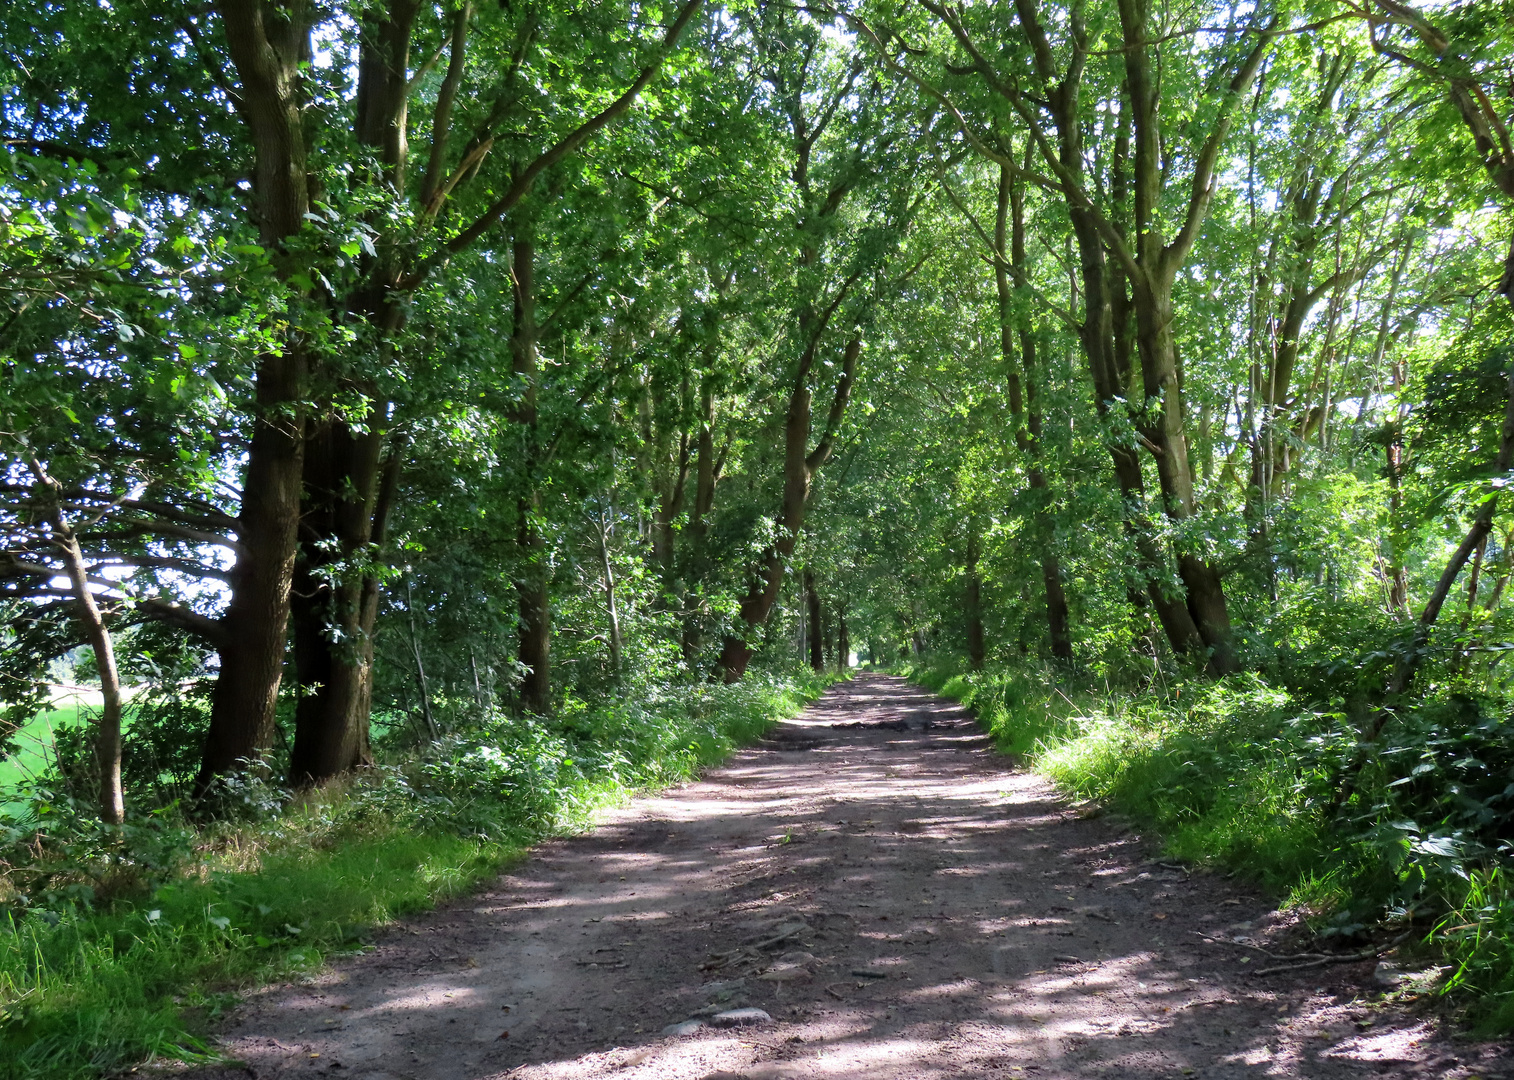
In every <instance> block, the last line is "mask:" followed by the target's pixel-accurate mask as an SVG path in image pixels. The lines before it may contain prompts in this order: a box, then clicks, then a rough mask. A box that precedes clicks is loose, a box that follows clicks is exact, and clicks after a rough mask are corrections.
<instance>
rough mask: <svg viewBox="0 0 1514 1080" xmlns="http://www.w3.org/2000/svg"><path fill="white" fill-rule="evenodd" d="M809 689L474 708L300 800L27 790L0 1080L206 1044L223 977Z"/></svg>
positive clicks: (7, 899)
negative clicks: (123, 800)
mask: <svg viewBox="0 0 1514 1080" xmlns="http://www.w3.org/2000/svg"><path fill="white" fill-rule="evenodd" d="M823 686H824V680H823V679H822V678H821V677H817V676H811V675H810V674H809V673H804V674H802V675H797V676H793V677H777V676H766V675H760V674H753V675H751V676H749V677H748V678H747V679H746V680H745V681H743V682H741V683H739V684H736V685H734V686H692V687H682V688H664V689H661V690H659V691H657V692H656V693H653V694H647V695H643V696H642V699H641V700H632V701H627V700H622V701H619V702H615V703H608V704H604V705H601V706H597V707H591V706H589V705H586V704H584V703H582V702H575V701H573V700H571V699H570V700H569V702H568V703H567V704H566V706H565V707H564V709H563V711H562V713H561V714H560V715H559V716H558V717H556V718H554V720H552V721H551V722H542V721H534V720H531V721H527V720H519V719H514V718H506V717H503V716H497V715H496V716H490V717H487V718H485V719H483V720H481V721H478V722H475V723H473V724H472V725H469V726H466V727H463V728H462V729H461V730H458V731H456V732H455V733H453V734H451V735H449V736H447V737H446V738H445V739H443V740H442V741H440V742H438V743H436V744H434V745H432V746H430V747H427V748H425V749H424V750H423V751H421V752H416V753H411V754H407V755H405V756H404V757H402V758H400V759H398V760H395V761H394V762H392V763H390V764H387V765H382V766H378V767H376V768H374V769H372V770H370V771H369V772H368V775H366V776H363V777H361V778H360V779H358V780H355V781H353V782H351V783H349V784H348V785H346V786H345V787H343V788H339V789H331V790H327V791H324V792H322V793H320V794H319V795H318V796H316V797H305V798H300V799H292V798H290V797H289V795H288V793H285V792H280V791H278V790H277V789H274V788H271V787H270V786H268V785H267V784H266V783H264V782H262V781H259V780H257V779H256V778H250V777H241V778H237V779H234V780H233V781H232V782H231V783H229V784H228V785H227V786H226V787H225V789H223V790H222V792H221V793H220V795H221V799H222V806H221V809H222V811H223V814H222V818H221V821H220V823H219V824H216V825H213V826H196V825H194V824H192V823H191V822H190V821H188V820H187V819H186V818H185V817H184V815H183V814H182V813H181V812H180V811H179V810H178V808H177V807H175V806H167V807H164V808H161V809H160V810H158V811H157V812H155V813H153V814H150V815H148V816H146V817H142V818H137V819H134V820H132V821H130V822H128V824H127V825H126V826H125V827H124V828H121V829H111V828H108V827H104V826H100V825H99V824H97V823H92V822H91V810H90V807H89V806H87V805H81V804H79V803H77V802H76V801H75V800H73V799H71V798H70V797H68V796H66V795H64V794H62V793H61V792H59V791H57V790H52V789H49V788H48V787H47V786H46V785H45V784H39V785H35V786H33V788H32V789H31V790H30V791H29V792H28V795H29V810H28V811H27V816H26V817H25V818H21V819H11V820H8V821H4V822H3V823H0V827H3V829H4V835H3V836H0V839H3V841H4V843H5V849H4V850H3V852H0V857H3V858H4V860H5V863H4V866H3V869H4V874H3V876H0V901H3V905H4V907H3V914H0V1078H3V1080H42V1078H47V1080H74V1078H81V1080H82V1078H88V1077H96V1076H102V1075H112V1074H116V1073H120V1072H123V1071H126V1070H129V1069H131V1068H133V1067H135V1066H138V1065H140V1064H141V1063H143V1062H146V1061H149V1060H152V1059H153V1058H168V1059H178V1060H187V1061H194V1060H203V1059H207V1058H210V1057H212V1056H213V1050H212V1048H211V1046H210V1045H209V1043H208V1042H207V1041H206V1039H205V1033H206V1031H207V1030H208V1029H209V1026H210V1024H211V1022H212V1021H214V1019H215V1018H216V1017H217V1016H218V1015H219V1014H220V1013H222V1012H223V1011H224V1010H225V1009H226V1008H227V1007H228V1006H229V1005H230V1004H231V1003H232V1002H233V1001H234V1000H235V995H236V992H237V991H238V990H239V989H242V988H246V987H249V986H254V985H257V984H260V983H266V982H269V981H272V980H276V979H281V978H288V977H298V976H301V975H305V974H308V973H310V972H312V971H314V970H316V969H318V968H319V967H320V966H321V965H322V963H323V962H324V960H325V958H326V957H327V956H329V955H332V954H333V953H339V952H342V951H351V950H355V949H361V948H363V947H364V946H363V942H364V939H365V936H366V935H367V934H368V933H369V932H370V931H372V930H373V929H374V928H375V927H378V926H382V925H384V924H385V923H388V922H391V921H392V920H394V919H395V918H397V917H399V916H401V915H404V914H406V913H408V912H413V911H417V910H420V909H423V908H426V907H429V906H431V905H433V904H435V903H437V902H438V901H441V900H445V899H447V898H450V897H454V896H458V895H460V894H463V893H466V892H468V891H469V890H471V889H473V888H474V887H475V886H477V885H478V884H479V883H480V882H481V881H483V880H485V879H487V878H489V877H490V876H492V875H494V874H495V873H497V872H498V871H499V870H500V868H501V867H502V866H504V865H506V864H507V863H508V862H509V861H510V860H511V859H513V858H515V857H517V856H518V855H519V854H520V853H521V852H522V851H523V850H524V848H525V846H526V845H528V844H529V843H530V842H531V841H533V840H535V839H538V838H540V837H543V836H546V835H549V834H552V833H561V832H564V831H568V830H572V829H576V828H581V827H583V826H584V825H585V824H586V823H587V822H588V821H589V819H590V816H591V814H592V812H593V811H594V810H595V809H596V808H598V807H600V806H602V805H604V804H606V803H608V802H612V801H615V800H617V799H620V798H623V797H624V796H625V795H626V794H628V793H629V792H631V791H634V790H637V789H645V788H649V787H657V786H661V785H666V784H668V783H672V782H676V781H678V780H681V779H685V778H687V777H690V776H692V775H693V774H694V773H695V772H696V771H698V770H699V769H700V768H701V767H703V766H706V765H710V764H713V763H715V762H717V761H718V760H720V759H721V758H722V757H723V756H725V755H726V754H727V753H728V752H729V751H730V750H731V749H733V748H734V747H735V746H736V745H738V744H739V743H742V742H745V741H749V740H751V739H753V738H755V737H756V736H758V735H759V734H761V732H762V731H764V730H765V729H766V728H767V727H768V726H769V725H771V724H772V723H774V722H775V721H777V720H779V719H781V718H782V717H784V716H787V715H792V714H793V713H795V712H797V711H798V710H799V709H800V708H801V707H802V706H803V704H804V703H805V702H806V701H807V700H809V699H810V698H812V697H814V696H815V695H816V694H818V693H819V691H820V690H821V689H822V688H823Z"/></svg>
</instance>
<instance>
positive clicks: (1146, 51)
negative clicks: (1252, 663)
mask: <svg viewBox="0 0 1514 1080" xmlns="http://www.w3.org/2000/svg"><path fill="white" fill-rule="evenodd" d="M1119 11H1120V28H1121V33H1122V36H1123V38H1124V42H1125V49H1124V58H1125V99H1126V106H1127V108H1128V111H1129V114H1130V125H1131V126H1130V131H1131V134H1132V149H1133V153H1132V158H1131V166H1132V169H1131V196H1132V198H1131V205H1132V208H1133V211H1134V216H1133V226H1134V228H1133V230H1132V232H1133V239H1134V252H1133V254H1132V253H1131V252H1130V250H1129V248H1128V247H1122V248H1121V251H1122V253H1123V254H1122V256H1121V257H1122V260H1124V261H1125V262H1126V264H1127V266H1126V269H1127V272H1128V273H1129V275H1130V278H1131V281H1130V284H1131V287H1132V291H1133V299H1134V301H1135V317H1136V344H1137V350H1138V352H1139V354H1140V360H1141V372H1142V377H1143V381H1144V384H1145V397H1146V399H1147V400H1148V401H1150V400H1152V399H1157V400H1158V402H1159V405H1158V408H1157V411H1156V415H1155V416H1154V417H1153V416H1150V415H1143V417H1142V424H1141V428H1142V435H1143V436H1144V438H1145V441H1146V444H1147V446H1148V448H1149V449H1150V450H1151V452H1152V454H1153V456H1154V457H1155V458H1156V467H1157V477H1158V480H1159V481H1160V483H1161V487H1162V502H1163V508H1164V510H1165V511H1166V513H1167V516H1168V518H1169V519H1170V520H1172V521H1173V522H1174V523H1176V524H1178V525H1182V524H1183V523H1185V522H1187V521H1189V520H1191V519H1192V518H1193V516H1194V515H1195V513H1196V510H1197V507H1196V504H1195V500H1194V492H1193V473H1192V464H1191V462H1190V461H1189V457H1188V434H1187V416H1186V408H1185V406H1184V403H1183V387H1182V372H1181V369H1180V365H1179V362H1178V347H1177V339H1176V337H1175V335H1174V332H1173V318H1174V315H1175V312H1174V308H1173V299H1172V289H1173V282H1174V279H1175V278H1176V276H1177V272H1178V270H1179V269H1181V267H1182V265H1183V262H1184V260H1185V259H1186V258H1187V254H1188V252H1189V250H1191V248H1192V245H1193V244H1194V242H1195V241H1196V240H1197V237H1198V231H1199V227H1200V226H1201V225H1202V223H1203V222H1204V220H1205V219H1206V218H1207V216H1208V213H1209V207H1210V203H1211V201H1212V200H1213V198H1214V191H1215V185H1214V183H1213V176H1214V170H1215V168H1216V164H1217V162H1218V159H1219V156H1220V151H1221V149H1222V148H1223V146H1224V142H1225V138H1226V135H1227V134H1228V131H1229V126H1230V116H1231V115H1232V112H1233V108H1234V103H1235V102H1236V101H1237V100H1238V99H1239V98H1240V96H1241V95H1243V94H1245V93H1246V91H1247V90H1248V89H1250V87H1251V84H1252V82H1253V81H1254V80H1255V78H1256V75H1257V72H1258V71H1259V70H1260V69H1261V64H1262V60H1263V59H1264V58H1265V57H1266V55H1267V52H1268V50H1270V48H1271V41H1272V30H1273V28H1274V27H1275V26H1276V21H1277V17H1276V16H1274V18H1273V22H1272V24H1271V25H1269V26H1268V27H1267V29H1266V31H1265V32H1264V33H1262V34H1261V35H1260V36H1259V37H1258V38H1257V39H1256V40H1255V43H1254V44H1253V45H1251V50H1250V52H1249V54H1248V55H1247V57H1246V59H1245V60H1244V61H1243V62H1242V63H1241V65H1240V66H1239V67H1238V68H1237V69H1236V71H1235V74H1234V75H1233V76H1232V78H1231V80H1230V84H1229V87H1228V91H1229V93H1228V96H1227V98H1226V99H1225V101H1224V103H1223V105H1222V109H1221V112H1220V115H1219V116H1218V117H1217V118H1216V120H1215V122H1214V124H1213V127H1212V128H1211V130H1210V132H1209V134H1208V136H1207V138H1206V139H1205V141H1204V143H1203V146H1202V149H1201V150H1200V152H1199V153H1198V154H1197V155H1196V156H1195V160H1194V165H1193V170H1194V172H1193V179H1192V184H1191V194H1190V196H1189V200H1188V206H1187V208H1186V214H1185V215H1184V220H1183V225H1182V228H1181V229H1180V230H1179V232H1178V233H1177V235H1176V236H1175V237H1174V238H1173V239H1172V241H1171V242H1168V241H1167V240H1166V238H1165V237H1164V235H1163V230H1162V228H1161V223H1160V221H1159V218H1158V210H1159V206H1160V203H1161V197H1162V191H1163V188H1164V184H1165V183H1166V181H1167V177H1166V175H1165V173H1164V165H1163V158H1162V132H1161V109H1160V105H1161V102H1160V97H1159V94H1160V90H1159V83H1158V78H1157V75H1156V72H1154V71H1153V63H1152V51H1151V48H1152V44H1153V42H1152V39H1151V37H1150V34H1151V26H1150V23H1151V8H1150V4H1149V0H1119ZM1122 239H1123V238H1122ZM1180 543H1183V542H1182V541H1180ZM1177 563H1178V576H1179V577H1180V578H1181V579H1182V582H1183V586H1184V589H1185V590H1186V592H1187V601H1188V603H1187V606H1188V611H1189V614H1190V616H1191V617H1192V620H1193V624H1194V626H1195V628H1196V629H1197V630H1198V632H1199V635H1200V637H1201V638H1202V639H1203V642H1204V644H1205V646H1207V647H1208V650H1209V666H1210V669H1211V670H1212V671H1214V672H1215V673H1216V674H1219V675H1225V674H1229V673H1231V672H1234V671H1238V670H1239V669H1240V659H1239V657H1238V656H1237V655H1236V651H1235V642H1234V639H1233V635H1232V632H1231V627H1230V614H1229V610H1228V608H1227V606H1226V603H1225V592H1224V588H1223V585H1222V583H1221V580H1220V572H1219V568H1218V567H1217V566H1215V565H1214V564H1213V563H1211V562H1209V561H1208V560H1206V559H1204V558H1203V557H1201V556H1200V555H1199V554H1198V553H1197V552H1196V551H1194V550H1193V549H1192V548H1191V547H1186V546H1184V547H1180V548H1179V549H1178V551H1177Z"/></svg>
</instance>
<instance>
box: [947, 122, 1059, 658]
mask: <svg viewBox="0 0 1514 1080" xmlns="http://www.w3.org/2000/svg"><path fill="white" fill-rule="evenodd" d="M1027 156H1028V151H1027ZM1006 218H1007V219H1008V224H1009V244H1008V246H1007V249H1006V245H1005V226H1006ZM994 249H995V250H994V256H995V267H994V285H995V288H996V292H997V296H998V301H999V352H1000V358H1001V359H1002V360H1003V363H1004V370H1005V379H1006V382H1007V384H1008V389H1009V411H1010V416H1011V417H1012V419H1013V421H1014V424H1015V444H1016V446H1017V447H1018V448H1019V449H1020V452H1021V453H1023V454H1024V455H1025V457H1026V471H1027V473H1028V474H1029V479H1030V487H1031V491H1032V492H1033V493H1034V495H1035V496H1036V499H1037V501H1038V503H1039V504H1040V509H1039V511H1038V514H1037V517H1038V520H1037V522H1036V532H1037V538H1038V540H1039V541H1040V546H1041V579H1042V581H1043V582H1044V583H1045V595H1046V628H1047V634H1048V637H1049V639H1050V641H1051V654H1052V656H1054V657H1056V658H1057V659H1058V660H1071V659H1072V634H1071V632H1070V626H1069V624H1070V622H1071V619H1070V617H1069V615H1068V608H1067V593H1066V590H1065V589H1064V588H1063V586H1062V563H1061V560H1060V559H1059V558H1058V557H1057V550H1056V529H1055V527H1054V523H1053V521H1052V517H1051V506H1052V494H1051V485H1050V484H1049V483H1048V482H1047V478H1046V470H1045V468H1044V467H1043V465H1042V463H1041V428H1042V413H1041V404H1040V402H1041V387H1040V371H1039V367H1038V364H1037V349H1036V334H1035V330H1034V328H1033V327H1032V325H1031V320H1030V315H1029V313H1028V312H1027V311H1025V310H1023V309H1022V310H1021V311H1019V312H1016V310H1015V306H1014V296H1013V293H1012V292H1011V290H1010V281H1009V275H1010V273H1011V272H1013V274H1014V284H1015V287H1016V288H1021V289H1023V288H1025V287H1026V286H1027V284H1028V282H1029V277H1028V274H1027V272H1026V254H1025V192H1024V188H1023V181H1021V180H1019V179H1017V177H1016V175H1015V173H1014V172H1013V171H1012V170H1011V169H1010V168H1009V166H1008V164H1007V163H1003V162H1001V163H1000V165H999V200H998V206H997V213H996V215H995V218H994ZM1011 326H1013V333H1014V334H1015V335H1016V336H1017V337H1018V339H1019V344H1020V363H1019V366H1018V368H1017V366H1016V363H1015V357H1014V348H1013V345H1012V338H1011ZM1022 369H1023V385H1022ZM978 633H979V637H980V640H979V646H978V647H979V654H980V657H981V653H982V641H981V635H982V620H981V614H980V618H979V624H978ZM969 655H971V638H970V637H969ZM977 666H979V667H981V666H982V661H981V659H980V660H979V662H978V665H977Z"/></svg>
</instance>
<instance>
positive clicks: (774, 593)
mask: <svg viewBox="0 0 1514 1080" xmlns="http://www.w3.org/2000/svg"><path fill="white" fill-rule="evenodd" d="M819 345H820V331H819V330H817V331H816V332H815V333H814V334H813V335H812V336H811V338H810V341H809V343H808V345H807V346H806V348H805V351H804V354H803V355H802V356H801V357H800V363H799V370H798V372H797V374H796V377H795V380H794V383H793V388H792V389H791V390H790V392H789V402H788V410H787V412H786V414H785V418H784V425H783V434H784V448H783V503H782V505H781V507H780V509H779V512H778V519H777V526H778V529H777V533H778V536H777V538H776V539H775V540H774V541H773V543H772V546H770V547H769V548H768V550H767V551H766V552H765V553H764V555H763V557H762V562H761V564H760V566H759V567H758V570H757V574H756V578H755V580H754V581H753V582H752V584H751V586H750V587H749V588H748V590H747V592H746V595H744V596H743V597H742V598H741V604H740V608H739V614H740V616H741V621H742V622H743V623H745V625H746V631H747V633H748V634H750V633H752V632H754V631H755V630H757V629H758V628H759V627H761V626H763V625H764V624H765V623H766V622H767V618H768V615H769V614H771V613H772V610H773V605H774V604H776V603H777V602H778V593H779V591H780V590H781V589H782V587H783V574H784V569H785V567H786V566H787V564H788V560H789V558H790V556H792V555H793V554H794V548H795V547H796V546H797V545H798V543H799V530H800V528H801V527H802V526H803V525H804V512H805V509H806V506H807V505H808V503H809V497H810V481H811V479H812V478H813V477H814V475H815V473H816V472H817V471H818V470H819V469H820V467H821V466H822V465H824V464H825V462H826V461H827V460H829V459H830V456H831V451H832V449H833V448H834V446H835V440H836V434H837V432H838V430H839V429H840V427H841V418H842V415H843V414H844V413H845V411H846V404H847V401H848V399H849V398H850V397H851V392H852V384H853V382H855V380H856V377H857V360H858V358H859V357H860V356H861V354H862V339H861V337H858V336H856V335H853V337H852V338H851V340H850V341H848V342H847V343H846V348H845V350H844V351H843V353H842V358H841V373H840V375H839V376H838V377H837V379H836V387H835V391H834V393H833V394H832V396H831V408H830V413H829V414H828V416H827V418H826V424H825V432H824V434H823V435H822V436H821V438H820V441H819V442H818V443H817V444H816V445H815V448H814V449H813V450H810V449H809V441H810V423H811V418H810V390H809V385H808V383H809V373H810V368H811V367H812V366H813V363H814V360H815V353H816V351H817V350H818V348H819ZM754 651H755V650H753V649H752V647H751V646H750V645H749V644H748V643H747V637H746V635H745V634H744V635H742V636H737V635H735V634H730V635H727V636H726V638H725V641H724V642H723V644H722V645H721V649H720V658H719V660H718V661H717V664H716V673H717V675H718V677H719V678H720V679H721V680H722V681H724V682H728V683H733V682H738V681H739V680H740V679H741V676H742V675H743V674H745V673H746V669H747V665H748V664H749V663H751V660H752V656H753V654H754Z"/></svg>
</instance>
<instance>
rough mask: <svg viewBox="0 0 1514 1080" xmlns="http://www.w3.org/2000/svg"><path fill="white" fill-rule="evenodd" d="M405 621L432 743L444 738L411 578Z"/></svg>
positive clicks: (407, 592) (423, 711)
mask: <svg viewBox="0 0 1514 1080" xmlns="http://www.w3.org/2000/svg"><path fill="white" fill-rule="evenodd" d="M405 621H406V623H407V625H408V627H409V630H410V655H411V657H412V658H413V659H414V660H415V692H416V694H417V695H418V696H419V697H420V703H421V721H422V722H423V723H424V724H425V725H426V738H427V739H429V740H431V741H432V742H436V740H437V739H439V738H441V737H442V732H441V728H440V727H439V726H438V725H437V723H436V716H435V714H433V713H432V711H431V688H430V687H429V686H428V685H427V684H426V664H425V661H424V660H422V659H421V633H420V627H418V626H417V625H416V624H415V594H414V593H413V592H412V591H411V589H410V578H409V577H408V576H407V577H406V578H405ZM477 683H478V669H477V668H475V669H474V686H475V688H476V687H477Z"/></svg>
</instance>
